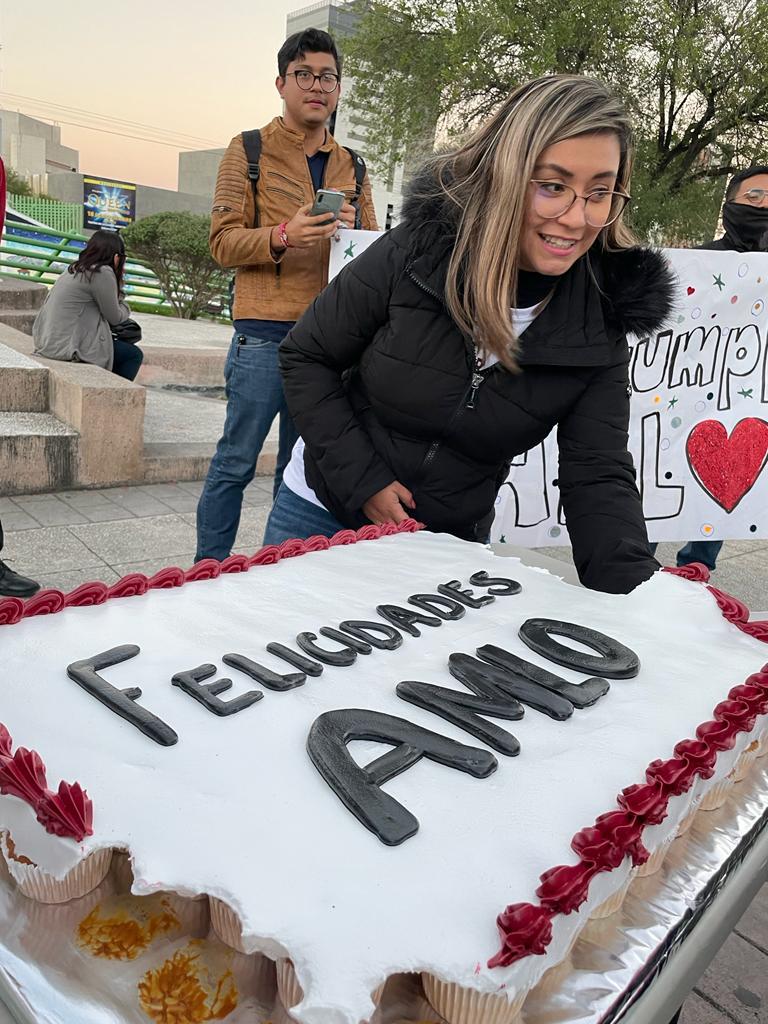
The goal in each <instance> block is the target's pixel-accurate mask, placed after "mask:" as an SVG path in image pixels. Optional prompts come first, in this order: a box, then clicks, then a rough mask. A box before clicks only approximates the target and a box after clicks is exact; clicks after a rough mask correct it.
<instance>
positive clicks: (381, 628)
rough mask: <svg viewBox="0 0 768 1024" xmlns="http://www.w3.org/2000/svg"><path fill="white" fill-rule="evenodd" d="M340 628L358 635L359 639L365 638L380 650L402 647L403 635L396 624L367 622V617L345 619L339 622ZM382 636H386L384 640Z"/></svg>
mask: <svg viewBox="0 0 768 1024" xmlns="http://www.w3.org/2000/svg"><path fill="white" fill-rule="evenodd" d="M339 629H343V630H344V632H345V633H349V635H350V636H356V637H357V639H358V640H364V641H365V642H366V643H367V644H370V645H371V647H376V648H377V649H378V650H380V651H396V650H397V648H398V647H402V644H403V636H402V633H398V631H397V630H396V629H395V627H394V626H385V625H384V623H383V622H366V621H365V619H345V620H344V622H340V623H339ZM381 637H384V639H383V640H382V639H381Z"/></svg>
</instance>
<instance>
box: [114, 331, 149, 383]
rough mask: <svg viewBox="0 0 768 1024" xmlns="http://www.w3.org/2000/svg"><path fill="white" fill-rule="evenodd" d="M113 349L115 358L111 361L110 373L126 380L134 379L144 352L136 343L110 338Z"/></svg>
mask: <svg viewBox="0 0 768 1024" xmlns="http://www.w3.org/2000/svg"><path fill="white" fill-rule="evenodd" d="M112 345H113V346H114V350H115V358H114V360H113V362H112V373H116V374H117V375H118V377H124V378H125V379H126V380H136V374H137V373H138V372H139V367H140V366H141V364H142V363H143V361H144V353H143V352H142V351H141V349H140V348H139V346H138V345H132V344H131V342H130V341H120V340H119V339H118V338H113V339H112Z"/></svg>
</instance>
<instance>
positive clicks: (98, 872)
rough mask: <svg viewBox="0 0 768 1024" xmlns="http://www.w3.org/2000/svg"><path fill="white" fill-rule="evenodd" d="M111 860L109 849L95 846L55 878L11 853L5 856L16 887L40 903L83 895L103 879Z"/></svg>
mask: <svg viewBox="0 0 768 1024" xmlns="http://www.w3.org/2000/svg"><path fill="white" fill-rule="evenodd" d="M3 853H5V844H3ZM111 862H112V851H111V850H110V849H107V850H95V851H94V852H93V853H91V854H89V855H88V856H87V857H84V858H83V860H81V861H80V863H79V864H76V865H75V867H73V868H72V870H71V871H70V872H69V873H68V874H67V875H65V876H64V878H62V879H57V878H54V877H53V876H52V875H49V874H47V873H46V872H45V871H42V870H41V869H40V868H39V867H37V866H35V865H33V864H21V863H19V862H18V861H16V860H14V859H13V858H12V857H6V863H7V865H8V870H9V872H10V873H11V876H12V877H13V879H14V880H15V882H16V884H17V885H18V887H19V891H20V892H22V893H23V894H24V895H25V896H27V897H29V899H32V900H37V901H38V902H39V903H67V902H68V901H69V900H75V899H79V898H80V897H81V896H85V895H86V894H87V893H89V892H92V891H93V890H94V889H95V888H96V887H97V886H98V885H99V884H100V883H101V882H102V881H103V880H104V877H105V875H106V874H107V872H108V871H109V865H110V864H111Z"/></svg>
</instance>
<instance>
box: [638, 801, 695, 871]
mask: <svg viewBox="0 0 768 1024" xmlns="http://www.w3.org/2000/svg"><path fill="white" fill-rule="evenodd" d="M689 817H690V818H691V821H693V815H689ZM683 821H685V819H683ZM681 824H682V823H681ZM688 827H689V828H690V825H689V826H688ZM676 834H677V835H679V834H680V832H679V829H678V832H677V833H676ZM672 838H674V836H673V837H672ZM668 850H669V843H662V844H661V846H660V847H659V848H658V850H654V852H653V853H652V854H651V855H650V857H649V858H648V860H647V861H646V862H645V864H641V865H640V867H639V868H638V869H637V877H638V878H648V876H649V875H655V874H656V872H657V871H660V870H661V865H662V864H663V863H664V858H665V857H666V856H667V851H668Z"/></svg>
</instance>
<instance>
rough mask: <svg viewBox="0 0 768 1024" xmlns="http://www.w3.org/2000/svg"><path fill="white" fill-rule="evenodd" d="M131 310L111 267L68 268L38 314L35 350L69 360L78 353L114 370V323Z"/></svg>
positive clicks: (91, 361) (117, 322)
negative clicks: (81, 271) (79, 271)
mask: <svg viewBox="0 0 768 1024" xmlns="http://www.w3.org/2000/svg"><path fill="white" fill-rule="evenodd" d="M130 314H131V311H130V308H129V307H128V305H127V303H126V302H125V301H124V300H123V296H122V294H119V293H118V288H117V278H116V277H115V272H114V271H113V270H112V268H111V267H99V269H98V270H95V271H94V272H93V273H91V274H88V273H86V274H70V273H69V272H68V271H64V273H63V274H61V276H60V277H59V279H58V281H57V282H56V284H55V285H54V286H53V288H51V290H50V291H49V292H48V296H47V298H46V300H45V304H44V305H43V307H42V309H41V310H40V312H39V313H38V314H37V317H36V318H35V322H34V325H33V327H32V335H33V337H34V339H35V352H36V353H37V354H38V355H41V356H47V357H48V359H64V360H67V361H69V360H71V359H73V358H74V357H75V356H77V358H78V359H79V360H81V362H83V363H95V364H96V365H97V366H103V367H104V369H105V370H111V369H112V362H113V359H114V348H113V345H112V332H111V330H110V324H112V325H114V324H119V323H120V321H121V320H126V319H127V318H128V317H129V316H130Z"/></svg>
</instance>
